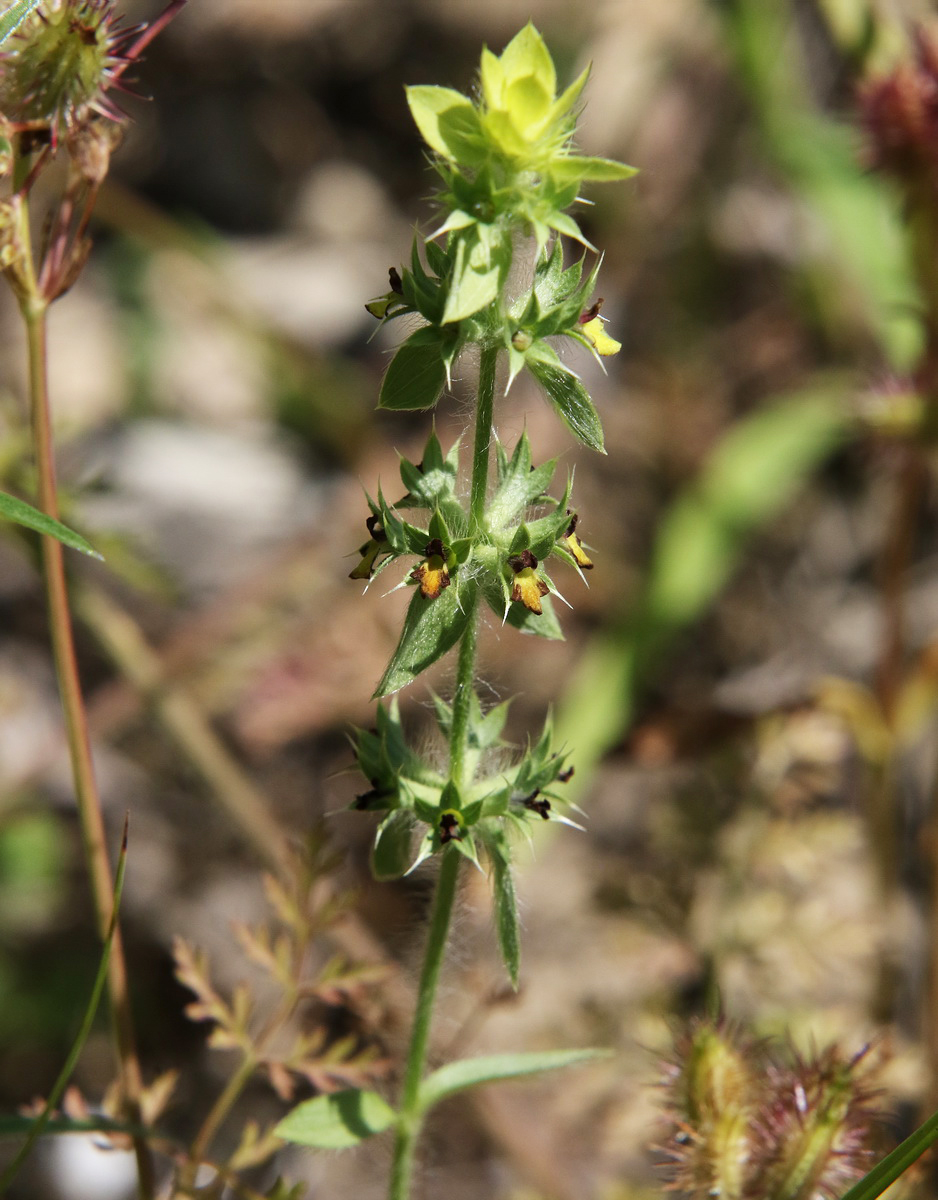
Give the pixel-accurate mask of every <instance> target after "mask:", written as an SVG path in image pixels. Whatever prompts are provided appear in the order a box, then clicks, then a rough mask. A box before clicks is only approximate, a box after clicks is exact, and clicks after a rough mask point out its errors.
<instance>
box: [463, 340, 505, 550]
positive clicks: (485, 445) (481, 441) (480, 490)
mask: <svg viewBox="0 0 938 1200" xmlns="http://www.w3.org/2000/svg"><path fill="white" fill-rule="evenodd" d="M497 361H498V347H497V346H483V348H482V354H481V358H480V360H479V391H478V400H477V404H476V429H475V439H474V441H473V446H472V487H471V490H470V493H469V519H470V521H471V523H472V527H473V532H475V531H477V530H479V529H480V528H481V527H482V524H483V517H484V515H485V500H486V493H487V491H488V483H489V457H490V455H489V451H490V449H491V445H492V428H493V425H492V416H493V412H494V409H495V365H496V363H497Z"/></svg>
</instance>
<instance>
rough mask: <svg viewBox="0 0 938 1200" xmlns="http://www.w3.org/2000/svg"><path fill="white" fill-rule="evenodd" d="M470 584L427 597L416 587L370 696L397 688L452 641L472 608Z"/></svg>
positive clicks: (462, 626) (433, 659) (422, 668)
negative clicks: (397, 637)
mask: <svg viewBox="0 0 938 1200" xmlns="http://www.w3.org/2000/svg"><path fill="white" fill-rule="evenodd" d="M472 587H473V585H472V584H470V585H468V587H463V588H462V589H461V590H460V589H459V588H456V587H448V588H446V589H445V590H444V591H442V592H441V593H440V595H439V596H437V597H436V598H435V599H430V600H428V599H427V598H426V597H424V596H422V595H421V593H420V590H419V589H418V590H417V591H416V592H415V593H414V598H413V599H412V600H411V602H410V608H409V609H408V610H407V616H406V618H405V620H404V628H403V630H402V631H401V637H400V641H399V642H398V643H397V648H396V650H395V651H394V653H393V655H392V656H391V661H390V662H389V663H388V666H387V669H386V670H385V672H384V675H382V677H381V682H380V683H379V684H378V686H377V688H376V689H375V694H374V699H378V698H380V697H381V696H389V695H390V694H391V693H392V692H399V691H400V689H401V688H402V687H406V686H407V684H409V683H412V682H413V681H414V680H415V679H416V678H417V676H418V675H419V674H420V673H421V671H425V670H426V669H427V667H429V666H431V665H432V664H433V663H435V662H436V661H437V659H439V658H442V657H443V655H444V654H445V653H446V652H447V650H451V649H452V647H453V646H455V645H456V643H457V642H458V641H459V639H460V638H461V637H462V635H463V632H464V630H465V628H466V625H467V624H468V621H469V616H468V614H469V613H470V612H472V610H473V608H474V598H473V597H471V596H470V595H469V594H468V593H469V591H470V590H471V589H472Z"/></svg>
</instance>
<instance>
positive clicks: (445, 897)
mask: <svg viewBox="0 0 938 1200" xmlns="http://www.w3.org/2000/svg"><path fill="white" fill-rule="evenodd" d="M460 859H461V855H460V854H459V852H458V851H457V850H454V849H453V847H452V846H447V848H446V850H445V851H444V853H443V860H442V862H441V864H440V874H439V878H438V879H437V884H436V895H435V897H434V900H433V913H432V915H431V917H430V931H429V933H428V935H427V948H426V952H425V954H424V959H423V970H422V971H421V973H420V985H419V988H418V992H417V1011H416V1012H415V1014H414V1027H413V1030H412V1032H411V1037H410V1051H409V1053H408V1055H407V1067H406V1071H405V1075H404V1091H403V1096H402V1098H401V1107H400V1112H399V1116H398V1124H397V1137H396V1140H395V1143H394V1161H393V1163H392V1165H391V1188H390V1191H389V1193H388V1195H389V1197H390V1200H407V1197H408V1196H409V1195H410V1180H411V1176H412V1174H413V1169H414V1151H415V1149H416V1143H417V1137H418V1135H419V1133H420V1125H421V1113H420V1112H419V1110H418V1105H417V1101H418V1098H419V1093H420V1084H421V1081H422V1080H423V1070H424V1062H425V1060H426V1057H427V1045H428V1043H429V1040H430V1024H431V1021H432V1018H433V1005H434V1000H435V998H436V986H437V982H438V981H439V977H440V968H441V967H442V965H443V955H444V953H445V951H446V940H447V936H448V934H449V924H450V918H451V916H452V913H453V901H454V900H455V898H456V882H457V879H458V877H459V862H460Z"/></svg>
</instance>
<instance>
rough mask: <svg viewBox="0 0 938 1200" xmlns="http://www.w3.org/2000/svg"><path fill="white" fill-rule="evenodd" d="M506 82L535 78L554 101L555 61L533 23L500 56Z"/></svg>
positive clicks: (555, 85)
mask: <svg viewBox="0 0 938 1200" xmlns="http://www.w3.org/2000/svg"><path fill="white" fill-rule="evenodd" d="M499 62H500V64H501V68H502V72H503V74H504V78H505V81H506V82H507V83H511V82H512V80H516V79H521V78H523V77H525V76H533V77H534V78H535V79H536V80H537V82H538V84H539V85H540V86H541V87H542V88H543V89H544V91H545V92H547V93H548V95H549V96H550V98H551V99H553V96H554V93H555V92H556V90H557V75H556V72H555V70H554V60H553V59H552V58H551V55H550V51H549V50H548V49H547V45H546V43H545V41H544V39H543V38H542V37H541V35H540V33H539V32H538V31H537V28H536V27H535V25H534V24H533V22H531V21H528V23H527V25H525V27H524V28H523V29H521V30H519V31H518V32H517V33H516V34H515V36H514V37H513V38H512V39H511V41H510V42H509V43H508V45H507V46H506V47H505V49H504V50H503V51H502V52H501V55H500V56H499Z"/></svg>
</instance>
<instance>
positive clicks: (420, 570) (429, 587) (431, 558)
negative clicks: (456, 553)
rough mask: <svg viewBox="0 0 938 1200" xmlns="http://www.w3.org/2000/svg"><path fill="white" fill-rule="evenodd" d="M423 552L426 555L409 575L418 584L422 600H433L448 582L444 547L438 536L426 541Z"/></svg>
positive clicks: (447, 585) (446, 586)
mask: <svg viewBox="0 0 938 1200" xmlns="http://www.w3.org/2000/svg"><path fill="white" fill-rule="evenodd" d="M424 554H426V556H427V557H426V558H425V559H424V560H423V562H422V563H420V565H419V566H418V567H417V569H416V570H414V571H411V573H410V577H411V579H416V580H417V582H418V583H419V584H420V594H421V596H423V598H424V600H435V599H436V598H437V596H439V594H440V593H441V592H442V591H443V589H444V588H448V587H449V583H450V579H449V567H448V566H447V565H446V555H447V552H446V547H445V546H444V545H443V543H442V542H441V541H440V539H439V538H433V540H432V541H430V542H427V548H426V549H425V550H424Z"/></svg>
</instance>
